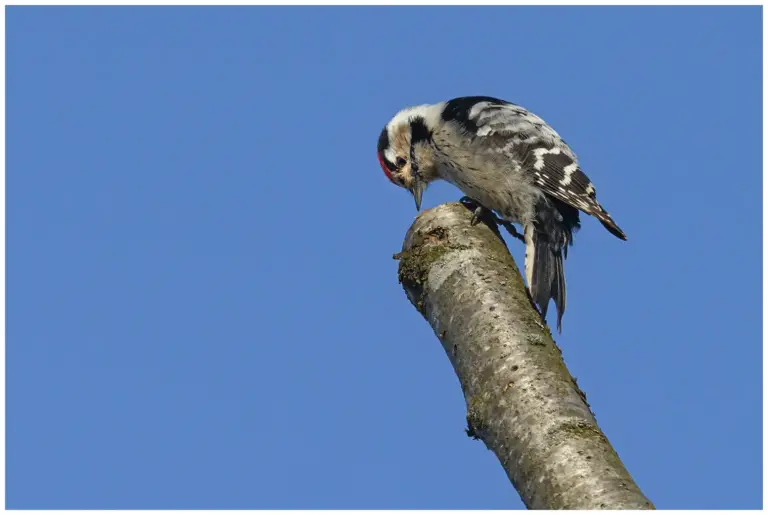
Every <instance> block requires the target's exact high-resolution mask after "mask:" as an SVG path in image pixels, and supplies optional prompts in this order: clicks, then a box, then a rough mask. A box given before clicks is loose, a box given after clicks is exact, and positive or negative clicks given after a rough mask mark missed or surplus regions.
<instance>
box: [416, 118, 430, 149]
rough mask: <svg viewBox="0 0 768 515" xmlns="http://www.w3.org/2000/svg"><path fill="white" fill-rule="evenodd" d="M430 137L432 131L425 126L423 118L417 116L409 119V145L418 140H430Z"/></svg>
mask: <svg viewBox="0 0 768 515" xmlns="http://www.w3.org/2000/svg"><path fill="white" fill-rule="evenodd" d="M431 139H432V132H431V131H430V130H429V129H428V128H427V124H426V123H424V118H422V117H421V116H417V117H415V118H413V119H412V120H411V146H413V145H415V144H416V143H418V142H420V141H430V140H431Z"/></svg>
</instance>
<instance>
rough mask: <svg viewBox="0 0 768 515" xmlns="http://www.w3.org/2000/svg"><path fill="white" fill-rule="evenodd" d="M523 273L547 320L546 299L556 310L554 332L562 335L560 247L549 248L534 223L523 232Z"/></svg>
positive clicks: (563, 278) (561, 260)
mask: <svg viewBox="0 0 768 515" xmlns="http://www.w3.org/2000/svg"><path fill="white" fill-rule="evenodd" d="M525 273H526V279H527V280H528V288H529V289H530V291H531V296H532V297H533V300H534V301H535V302H536V304H538V306H539V309H541V315H542V317H544V318H546V316H547V308H548V307H549V300H550V299H552V300H554V301H555V306H556V307H557V331H558V332H562V319H563V313H565V267H564V265H563V248H557V247H556V246H554V245H552V244H551V242H550V239H549V237H548V236H547V234H546V233H543V232H539V231H537V230H536V229H535V228H534V226H533V224H530V225H529V226H528V227H526V229H525Z"/></svg>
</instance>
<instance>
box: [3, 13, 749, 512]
mask: <svg viewBox="0 0 768 515" xmlns="http://www.w3.org/2000/svg"><path fill="white" fill-rule="evenodd" d="M761 43H762V41H761V10H760V8H759V7H749V8H743V7H742V8H714V7H709V8H651V7H646V8H615V7H614V8H598V7H592V8H577V7H572V8H563V7H525V8H523V7H507V8H501V7H499V8H459V7H452V8H445V7H443V8H405V7H404V8H387V7H377V8H341V7H337V8H319V7H316V8H307V7H292V8H258V7H252V8H247V7H241V8H232V7H230V8H202V7H198V8H146V7H145V8H138V7H134V8H84V7H79V8H43V7H10V8H8V9H7V62H6V63H7V68H6V78H7V86H6V87H7V100H6V102H7V104H6V106H7V140H6V144H7V147H6V148H7V176H6V181H7V299H8V300H7V347H6V364H7V370H6V374H7V400H6V407H7V412H6V416H7V418H6V421H7V433H6V438H7V454H6V456H7V469H6V470H7V490H6V492H7V506H8V508H12V509H13V508H521V507H523V505H522V503H521V502H520V499H519V497H518V495H517V493H516V492H515V490H514V489H513V488H512V487H511V486H510V484H509V483H508V481H507V479H506V476H505V475H504V473H503V471H502V469H501V466H500V465H499V463H498V461H497V459H496V458H495V456H494V455H493V454H491V453H490V452H489V451H487V450H486V448H485V446H484V445H483V444H482V443H480V442H477V441H473V440H470V439H469V438H467V437H466V435H465V434H464V431H463V429H464V427H465V419H464V413H465V411H464V400H463V397H462V394H461V391H460V387H459V384H458V381H457V380H456V378H455V376H454V373H453V370H452V369H451V367H450V364H449V362H448V359H447V358H446V356H445V354H444V352H443V350H442V348H441V347H440V345H439V343H438V341H437V339H436V337H435V336H434V334H433V333H432V330H431V328H430V327H429V326H428V325H427V323H426V322H425V321H424V320H423V319H422V318H421V317H420V315H419V314H418V313H417V312H416V310H415V309H413V308H412V307H411V306H410V304H409V303H408V301H407V300H406V297H405V295H404V293H403V291H402V289H401V287H400V285H399V284H398V283H397V262H396V261H394V260H393V259H392V254H394V253H395V252H397V251H398V250H399V249H400V246H401V244H402V240H403V236H404V234H405V231H406V230H407V229H408V227H409V225H410V224H411V222H412V221H413V218H414V216H415V215H416V213H415V210H414V207H413V201H412V199H411V198H410V197H409V195H408V193H407V192H405V191H403V190H399V189H398V188H396V187H394V186H393V185H391V184H389V183H388V181H387V180H386V178H385V177H384V175H383V174H382V172H381V170H380V169H379V165H378V163H377V161H376V157H375V146H376V140H377V138H378V135H379V132H380V130H381V128H382V127H383V125H384V124H385V123H386V122H387V120H388V119H389V118H390V117H391V116H392V115H393V114H394V113H395V112H396V111H398V110H399V109H400V108H402V107H405V106H407V105H412V104H419V103H425V102H438V101H441V100H446V99H449V98H452V97H455V96H462V95H472V94H481V95H493V96H498V97H501V98H504V99H507V100H509V101H512V102H515V103H518V104H522V105H524V106H526V107H528V108H529V109H531V110H532V111H534V112H535V113H537V114H539V115H540V116H542V117H543V118H544V119H545V120H547V121H548V122H549V123H550V124H552V125H553V126H554V127H555V128H556V129H557V130H558V131H559V132H560V133H561V134H562V135H563V137H564V138H565V139H566V140H567V141H568V143H569V144H570V145H571V146H572V147H573V148H574V149H575V151H576V152H577V153H578V154H579V157H580V158H581V162H582V165H583V168H584V169H585V170H586V172H587V173H588V175H589V176H590V177H591V178H592V180H593V181H594V182H595V183H596V184H597V188H598V195H599V198H600V200H601V201H602V202H603V204H604V205H605V207H606V208H607V209H608V210H609V211H610V212H611V213H612V215H613V216H614V218H615V219H616V220H617V222H618V223H619V224H620V225H621V227H622V228H623V229H624V230H625V231H626V232H627V234H628V236H629V241H628V242H626V243H625V242H621V241H619V240H617V239H615V238H614V237H613V236H611V235H610V234H609V233H608V232H606V231H605V230H604V229H603V228H602V227H601V226H600V224H599V223H598V222H597V221H596V220H594V219H592V218H589V217H584V221H583V228H582V230H581V232H580V233H578V234H577V235H576V243H575V246H574V248H573V250H572V252H571V253H570V254H569V257H568V260H567V262H566V271H567V274H568V287H569V290H568V310H567V312H566V314H565V317H564V319H563V326H564V331H563V334H562V335H561V336H559V337H557V340H558V343H559V345H560V346H561V347H562V349H563V353H564V356H565V359H566V363H567V365H568V367H569V368H570V370H571V372H572V373H573V375H575V376H577V377H578V380H579V384H580V386H581V387H582V388H583V389H584V391H585V392H586V393H587V395H588V397H589V401H590V403H591V405H592V407H593V409H594V411H595V412H596V414H597V417H598V421H599V423H600V425H601V427H602V428H603V430H604V431H605V432H606V434H607V435H608V437H609V439H610V440H611V441H612V443H613V444H614V446H615V447H616V449H617V451H618V452H619V455H620V456H621V457H622V459H623V460H624V463H625V464H626V466H627V468H628V469H629V471H630V473H631V474H632V475H633V477H634V478H635V479H636V481H637V482H638V484H639V485H640V487H641V488H642V489H643V491H644V492H645V493H646V494H647V495H648V496H649V497H650V498H651V499H652V500H653V501H654V502H655V503H656V505H657V506H658V507H659V508H759V507H760V506H761V502H762V491H761V485H762V466H761V457H762V422H761V421H762V393H761V392H762V388H761V384H762V383H761V379H762V377H761V373H762V367H761V363H762V354H761V353H762V348H761V324H760V322H761V314H762V310H761V277H762V274H761V256H762V251H761V233H762V230H761V222H760V221H761V164H762V159H761V142H762V124H761V112H762V104H761V91H762V84H761ZM459 197H460V193H459V192H458V191H457V190H455V189H454V188H453V187H451V186H448V185H436V186H434V187H430V189H429V190H428V191H427V193H426V194H425V199H424V202H425V206H426V207H432V206H434V205H436V204H439V203H442V202H446V201H450V200H456V199H458V198H459ZM512 245H513V254H514V255H515V257H516V259H517V260H518V263H522V254H523V253H522V249H521V247H520V245H519V243H517V242H515V241H514V240H513V242H512ZM550 311H554V309H551V310H550Z"/></svg>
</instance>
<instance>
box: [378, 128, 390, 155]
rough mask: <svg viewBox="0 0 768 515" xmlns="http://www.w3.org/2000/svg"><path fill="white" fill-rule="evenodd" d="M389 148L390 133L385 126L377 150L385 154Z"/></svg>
mask: <svg viewBox="0 0 768 515" xmlns="http://www.w3.org/2000/svg"><path fill="white" fill-rule="evenodd" d="M387 148H389V133H388V132H387V128H386V127H384V129H383V130H382V131H381V134H380V135H379V144H378V148H377V150H378V151H379V154H383V153H384V151H385V150H386V149H387Z"/></svg>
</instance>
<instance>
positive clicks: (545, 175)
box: [378, 96, 627, 330]
mask: <svg viewBox="0 0 768 515" xmlns="http://www.w3.org/2000/svg"><path fill="white" fill-rule="evenodd" d="M378 158H379V163H380V164H381V168H382V169H383V170H384V173H385V174H386V176H387V178H389V180H390V181H391V182H393V183H394V184H396V185H397V186H400V187H401V188H405V189H407V190H409V191H410V192H411V194H412V195H413V198H414V200H415V201H416V209H417V210H420V209H421V198H422V195H423V193H424V190H425V189H426V188H427V185H428V184H429V183H430V182H432V181H434V180H438V179H443V180H445V181H448V182H450V183H452V184H453V185H455V186H456V187H458V188H459V189H460V190H461V191H463V192H464V194H465V195H466V196H467V197H468V198H469V199H471V201H473V203H474V204H475V205H477V206H478V208H477V211H476V212H475V214H474V216H473V223H476V222H477V220H478V219H479V217H480V215H481V214H482V211H483V210H490V211H492V212H495V213H497V214H498V216H497V217H496V219H497V220H498V221H499V223H501V224H503V225H504V226H505V227H506V228H507V229H508V230H509V231H510V232H511V233H512V234H513V235H515V236H516V237H518V238H520V239H522V240H523V241H524V242H525V275H526V280H527V282H528V288H529V290H530V292H531V296H532V297H533V299H534V300H535V302H536V304H538V305H539V308H540V309H541V312H542V316H544V317H546V314H547V307H548V305H549V301H550V299H552V300H554V302H555V306H556V307H557V327H558V330H562V317H563V313H564V312H565V271H564V267H563V258H564V257H567V254H568V247H569V246H570V245H572V244H573V234H574V233H575V232H576V231H577V230H578V229H579V227H580V226H581V224H580V221H579V211H583V212H584V213H587V214H589V215H592V216H594V217H595V218H597V219H598V220H599V221H600V222H601V223H602V224H603V226H605V228H606V229H608V231H609V232H610V233H611V234H613V235H614V236H616V237H618V238H620V239H622V240H626V239H627V237H626V235H625V234H624V231H622V230H621V229H620V228H619V226H618V225H616V223H615V222H614V221H613V219H612V218H611V216H610V215H609V214H608V212H607V211H606V210H605V209H603V207H602V206H601V205H600V204H599V203H598V201H597V196H596V192H595V186H594V185H593V184H592V182H591V181H590V180H589V178H588V177H587V176H586V175H585V174H584V172H583V171H582V170H581V169H580V168H579V163H578V160H577V158H576V155H575V154H574V152H573V151H572V150H571V149H570V147H569V146H568V145H567V144H566V143H565V141H563V139H562V138H561V137H560V135H558V133H557V132H555V130H554V129H553V128H552V127H550V126H549V125H548V124H547V123H546V122H545V121H544V120H542V119H541V118H539V117H538V116H536V115H535V114H533V113H531V112H530V111H528V110H526V109H525V108H523V107H521V106H519V105H515V104H513V103H511V102H506V101H504V100H500V99H498V98H493V97H483V96H474V97H460V98H454V99H453V100H449V101H446V102H440V103H437V104H426V105H420V106H414V107H408V108H406V109H403V110H401V111H400V112H399V113H397V114H396V115H395V116H394V117H393V118H392V120H390V122H389V123H388V124H387V125H386V126H385V127H384V129H383V130H382V131H381V136H380V137H379V143H378ZM465 198H466V197H465ZM513 223H517V224H520V225H521V226H522V229H523V235H520V234H519V233H518V232H517V230H516V229H515V228H514V226H513V225H512V224H513Z"/></svg>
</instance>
